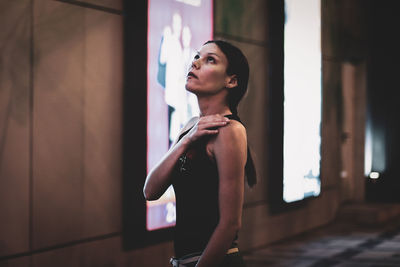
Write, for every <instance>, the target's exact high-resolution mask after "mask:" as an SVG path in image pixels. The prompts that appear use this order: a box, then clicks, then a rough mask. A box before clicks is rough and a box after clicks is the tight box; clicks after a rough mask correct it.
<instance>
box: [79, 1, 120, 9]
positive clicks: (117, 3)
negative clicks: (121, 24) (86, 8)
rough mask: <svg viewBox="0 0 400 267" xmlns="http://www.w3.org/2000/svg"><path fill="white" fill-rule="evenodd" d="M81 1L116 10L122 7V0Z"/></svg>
mask: <svg viewBox="0 0 400 267" xmlns="http://www.w3.org/2000/svg"><path fill="white" fill-rule="evenodd" d="M82 2H84V3H88V4H93V5H97V6H101V7H106V8H112V9H116V10H122V8H123V1H122V0H84V1H82Z"/></svg>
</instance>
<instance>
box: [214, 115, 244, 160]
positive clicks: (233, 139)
mask: <svg viewBox="0 0 400 267" xmlns="http://www.w3.org/2000/svg"><path fill="white" fill-rule="evenodd" d="M246 148H247V135H246V128H245V127H244V126H243V124H241V123H240V122H238V121H236V120H230V121H229V124H227V125H226V126H224V127H220V128H218V134H217V135H216V136H215V137H214V138H212V139H211V141H210V142H209V144H208V145H207V153H208V155H209V156H210V157H212V158H214V157H215V153H216V152H218V151H220V152H221V150H224V151H225V152H227V153H229V151H230V152H234V151H245V149H246Z"/></svg>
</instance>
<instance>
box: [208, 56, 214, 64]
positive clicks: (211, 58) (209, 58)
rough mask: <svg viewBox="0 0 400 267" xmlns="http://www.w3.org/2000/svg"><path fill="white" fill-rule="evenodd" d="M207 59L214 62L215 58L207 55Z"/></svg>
mask: <svg viewBox="0 0 400 267" xmlns="http://www.w3.org/2000/svg"><path fill="white" fill-rule="evenodd" d="M207 61H209V62H212V63H214V62H215V59H214V58H213V57H207Z"/></svg>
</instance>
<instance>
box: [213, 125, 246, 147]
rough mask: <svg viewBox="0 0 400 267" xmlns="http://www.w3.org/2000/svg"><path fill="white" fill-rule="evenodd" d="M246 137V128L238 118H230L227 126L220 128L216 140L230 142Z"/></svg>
mask: <svg viewBox="0 0 400 267" xmlns="http://www.w3.org/2000/svg"><path fill="white" fill-rule="evenodd" d="M243 138H244V139H246V128H245V127H244V126H243V124H241V123H240V122H238V121H236V120H230V121H229V123H228V124H227V125H226V126H225V127H221V128H219V133H218V135H217V136H216V138H215V142H230V141H234V140H235V141H239V140H240V139H243Z"/></svg>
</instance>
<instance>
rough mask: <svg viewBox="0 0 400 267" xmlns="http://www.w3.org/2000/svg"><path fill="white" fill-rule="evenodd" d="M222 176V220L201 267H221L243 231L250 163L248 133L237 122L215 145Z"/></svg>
mask: <svg viewBox="0 0 400 267" xmlns="http://www.w3.org/2000/svg"><path fill="white" fill-rule="evenodd" d="M212 152H213V154H214V157H215V159H216V162H217V166H218V174H219V213H220V220H219V223H218V225H217V227H216V228H215V231H214V233H213V235H212V236H211V238H210V240H209V242H208V244H207V247H206V249H205V250H204V252H203V254H202V256H201V258H200V260H199V262H198V264H197V265H196V266H197V267H203V266H207V267H210V266H218V265H219V264H220V263H221V262H222V260H223V258H224V256H225V255H226V252H227V251H228V249H229V248H230V246H231V244H232V242H233V240H234V238H235V236H236V234H237V231H238V230H239V229H240V227H241V220H242V206H243V195H244V167H245V164H246V159H247V138H246V130H245V128H244V126H243V125H242V124H240V123H239V122H237V121H231V123H230V125H229V126H227V127H224V128H221V129H220V132H219V134H218V136H217V137H216V138H215V141H214V143H213V145H212Z"/></svg>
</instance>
